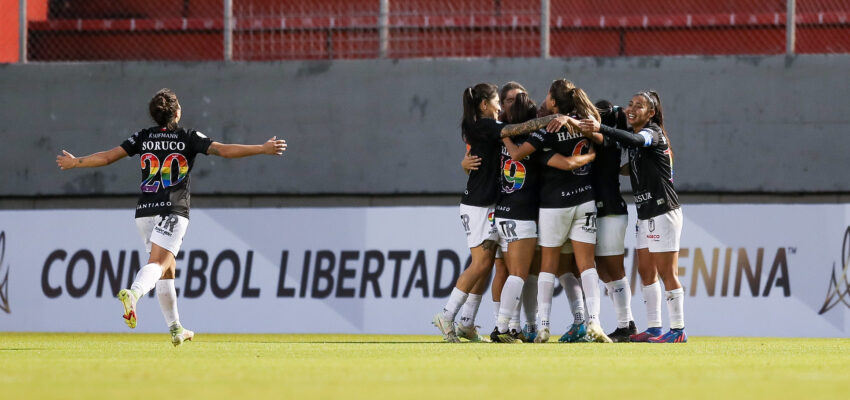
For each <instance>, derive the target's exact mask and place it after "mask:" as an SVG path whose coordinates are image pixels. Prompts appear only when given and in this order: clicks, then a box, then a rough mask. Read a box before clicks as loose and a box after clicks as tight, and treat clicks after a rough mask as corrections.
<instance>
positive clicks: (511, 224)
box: [499, 221, 517, 242]
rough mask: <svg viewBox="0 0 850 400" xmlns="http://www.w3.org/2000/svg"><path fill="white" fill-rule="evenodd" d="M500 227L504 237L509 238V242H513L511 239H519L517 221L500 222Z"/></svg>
mask: <svg viewBox="0 0 850 400" xmlns="http://www.w3.org/2000/svg"><path fill="white" fill-rule="evenodd" d="M499 226H500V227H501V229H502V236H504V237H506V238H509V239H508V242H511V241H512V240H510V238H515V237H517V234H516V221H500V222H499Z"/></svg>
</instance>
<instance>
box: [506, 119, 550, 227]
mask: <svg viewBox="0 0 850 400" xmlns="http://www.w3.org/2000/svg"><path fill="white" fill-rule="evenodd" d="M535 136H536V137H537V140H540V141H542V140H543V136H542V133H538V132H533V133H531V134H530V135H520V136H514V137H513V138H512V139H511V140H512V141H513V142H514V144H515V145H517V146H521V145H522V144H523V143H525V142H527V141H529V139H530V138H531V137H535ZM501 159H502V162H501V166H502V167H501V168H500V170H501V178H500V185H499V186H500V187H501V191H500V193H499V200H498V201H497V202H496V213H495V216H496V217H497V218H505V219H517V220H525V221H536V220H537V214H538V213H539V211H540V181H541V170H542V169H543V165H542V164H541V163H540V154H539V153H538V152H534V153H531V155H528V156H526V157H525V158H523V159H522V160H519V161H514V160H512V159H511V155H510V153H509V152H508V149H507V148H506V147H505V146H504V145H502V158H501Z"/></svg>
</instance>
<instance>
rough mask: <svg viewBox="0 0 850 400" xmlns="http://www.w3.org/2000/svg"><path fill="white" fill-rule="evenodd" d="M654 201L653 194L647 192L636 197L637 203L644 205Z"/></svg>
mask: <svg viewBox="0 0 850 400" xmlns="http://www.w3.org/2000/svg"><path fill="white" fill-rule="evenodd" d="M651 199H652V193H650V192H646V193H641V194H636V195H635V203H637V204H639V205H640V204H642V203H645V202H647V201H649V200H651Z"/></svg>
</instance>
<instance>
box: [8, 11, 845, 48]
mask: <svg viewBox="0 0 850 400" xmlns="http://www.w3.org/2000/svg"><path fill="white" fill-rule="evenodd" d="M0 5H2V9H3V12H2V15H1V16H0V19H2V20H0V44H2V46H0V62H5V63H14V62H29V61H39V62H45V61H104V60H127V61H133V60H169V61H219V60H226V61H230V60H233V61H264V60H315V59H364V58H365V59H368V58H393V59H395V58H423V57H425V58H430V57H543V58H547V57H584V56H594V57H597V56H598V57H616V56H666V55H744V54H745V55H776V54H786V53H787V54H833V53H848V52H850V20H849V19H848V14H850V0H718V1H701V0H677V1H669V0H645V1H640V2H635V1H629V0H541V1H533V0H532V1H522V0H310V1H304V0H145V1H138V0H0Z"/></svg>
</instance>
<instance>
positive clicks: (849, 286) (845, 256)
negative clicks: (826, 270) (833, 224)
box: [818, 226, 850, 315]
mask: <svg viewBox="0 0 850 400" xmlns="http://www.w3.org/2000/svg"><path fill="white" fill-rule="evenodd" d="M840 268H841V269H836V264H835V263H833V264H832V276H830V279H829V287H828V289H827V292H826V300H825V301H824V302H823V306H821V309H820V311H818V315H821V314H824V313H826V312H827V311H829V310H831V309H833V308H834V307H835V306H837V305H839V304H844V305H845V306H847V307H850V280H848V277H847V275H848V274H850V226H848V227H847V230H845V231H844V240H843V241H842V244H841V267H840Z"/></svg>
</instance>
